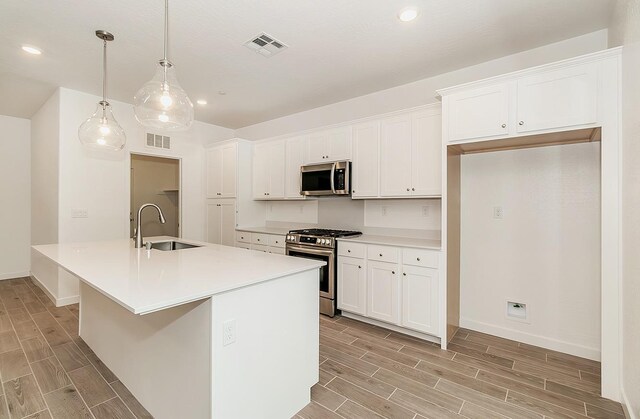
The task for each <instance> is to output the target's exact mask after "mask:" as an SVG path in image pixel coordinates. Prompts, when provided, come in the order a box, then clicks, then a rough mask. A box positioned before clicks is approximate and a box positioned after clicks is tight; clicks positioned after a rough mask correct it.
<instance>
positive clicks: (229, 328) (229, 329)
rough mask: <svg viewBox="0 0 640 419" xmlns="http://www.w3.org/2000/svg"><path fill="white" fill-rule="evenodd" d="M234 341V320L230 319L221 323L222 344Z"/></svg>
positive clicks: (225, 344)
mask: <svg viewBox="0 0 640 419" xmlns="http://www.w3.org/2000/svg"><path fill="white" fill-rule="evenodd" d="M235 341H236V320H235V319H231V320H227V321H226V322H224V323H222V346H227V345H230V344H232V343H234V342H235Z"/></svg>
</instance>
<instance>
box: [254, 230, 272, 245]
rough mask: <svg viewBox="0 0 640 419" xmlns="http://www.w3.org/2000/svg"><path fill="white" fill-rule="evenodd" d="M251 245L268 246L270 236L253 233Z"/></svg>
mask: <svg viewBox="0 0 640 419" xmlns="http://www.w3.org/2000/svg"><path fill="white" fill-rule="evenodd" d="M251 243H253V244H261V245H264V246H268V245H269V235H268V234H262V233H251Z"/></svg>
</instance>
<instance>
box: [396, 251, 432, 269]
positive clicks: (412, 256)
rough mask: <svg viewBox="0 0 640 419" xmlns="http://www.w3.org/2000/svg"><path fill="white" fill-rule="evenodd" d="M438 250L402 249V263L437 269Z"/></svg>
mask: <svg viewBox="0 0 640 419" xmlns="http://www.w3.org/2000/svg"><path fill="white" fill-rule="evenodd" d="M439 261H440V252H438V251H435V250H424V249H402V264H403V265H413V266H423V267H425V268H434V269H438V267H439Z"/></svg>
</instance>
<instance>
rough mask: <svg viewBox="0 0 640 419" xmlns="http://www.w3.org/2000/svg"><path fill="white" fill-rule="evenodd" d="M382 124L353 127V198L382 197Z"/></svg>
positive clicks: (374, 122)
mask: <svg viewBox="0 0 640 419" xmlns="http://www.w3.org/2000/svg"><path fill="white" fill-rule="evenodd" d="M379 153H380V123H379V122H378V121H372V122H366V123H363V124H358V125H355V126H354V127H353V162H352V166H351V169H352V172H351V182H352V188H351V196H352V197H353V198H376V197H378V196H380V191H379V184H380V183H379V180H380V179H379V177H380V176H379V175H380V163H379V162H378V156H379Z"/></svg>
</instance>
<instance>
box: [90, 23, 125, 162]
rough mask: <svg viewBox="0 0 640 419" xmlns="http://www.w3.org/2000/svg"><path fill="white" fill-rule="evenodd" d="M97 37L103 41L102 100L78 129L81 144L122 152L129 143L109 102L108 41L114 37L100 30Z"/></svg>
mask: <svg viewBox="0 0 640 419" xmlns="http://www.w3.org/2000/svg"><path fill="white" fill-rule="evenodd" d="M96 36H97V37H98V38H100V39H102V42H103V49H102V100H101V101H100V102H98V107H97V108H96V111H95V112H94V113H93V115H91V117H90V118H89V119H87V120H86V121H84V122H83V123H82V125H80V128H78V138H80V142H81V143H82V144H83V145H85V146H87V147H90V148H95V149H99V150H110V151H120V150H122V149H123V148H124V145H125V143H126V142H127V136H126V135H125V133H124V130H123V129H122V127H121V126H120V124H118V121H116V119H115V118H114V116H113V112H112V111H111V105H109V102H107V41H113V35H112V34H110V33H109V32H107V31H103V30H98V31H96Z"/></svg>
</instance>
